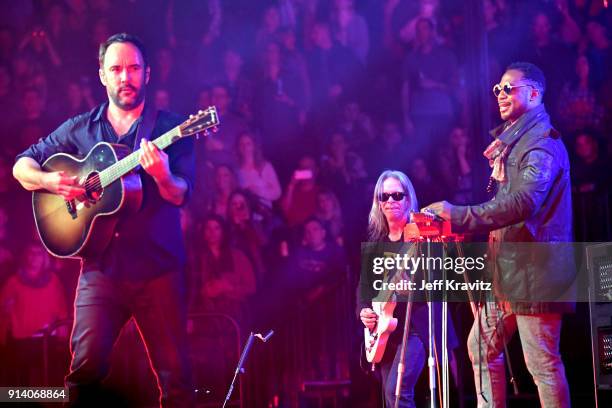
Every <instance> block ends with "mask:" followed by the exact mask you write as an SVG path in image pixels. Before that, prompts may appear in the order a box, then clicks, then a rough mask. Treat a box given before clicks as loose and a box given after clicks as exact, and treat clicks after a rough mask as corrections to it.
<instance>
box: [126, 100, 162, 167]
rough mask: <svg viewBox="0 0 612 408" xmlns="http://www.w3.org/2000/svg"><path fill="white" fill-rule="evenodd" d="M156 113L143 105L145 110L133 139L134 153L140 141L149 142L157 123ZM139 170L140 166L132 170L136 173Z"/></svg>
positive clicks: (151, 108) (155, 110)
mask: <svg viewBox="0 0 612 408" xmlns="http://www.w3.org/2000/svg"><path fill="white" fill-rule="evenodd" d="M157 113H158V110H157V109H155V108H154V107H153V105H150V106H147V105H146V104H145V108H144V110H143V113H142V115H143V116H142V121H141V122H140V124H139V125H138V129H137V130H136V137H135V138H134V147H133V148H132V151H133V152H135V151H136V150H138V149H139V148H140V141H141V140H142V139H146V140H149V138H150V137H151V133H153V128H154V127H155V122H156V121H157ZM139 170H140V165H138V166H137V167H135V168H134V171H135V172H137V171H139Z"/></svg>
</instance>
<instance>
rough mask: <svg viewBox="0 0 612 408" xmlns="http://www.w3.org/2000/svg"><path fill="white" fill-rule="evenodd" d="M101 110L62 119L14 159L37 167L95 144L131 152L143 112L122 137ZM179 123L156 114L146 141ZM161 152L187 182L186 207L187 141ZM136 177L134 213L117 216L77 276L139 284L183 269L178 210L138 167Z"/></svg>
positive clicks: (191, 161) (190, 166) (191, 160)
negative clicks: (139, 190) (91, 273)
mask: <svg viewBox="0 0 612 408" xmlns="http://www.w3.org/2000/svg"><path fill="white" fill-rule="evenodd" d="M107 107H108V103H104V104H102V105H100V106H98V107H96V108H94V109H93V110H92V111H90V112H87V113H84V114H81V115H78V116H76V117H74V118H71V119H68V120H67V121H66V122H64V123H63V124H62V125H61V126H60V127H59V128H57V129H56V130H55V131H54V132H52V133H51V134H50V135H49V136H47V137H46V138H44V139H41V140H40V141H39V142H38V143H36V144H34V145H32V146H30V148H28V149H27V150H26V151H24V152H23V153H21V154H20V155H18V156H17V159H19V158H20V157H31V158H32V159H34V160H36V161H37V162H38V163H40V164H42V163H44V161H45V160H47V159H48V158H49V157H50V156H51V155H53V154H55V153H59V152H63V153H68V154H71V155H74V156H77V157H85V156H86V155H87V153H88V152H89V151H90V150H91V149H92V148H93V147H94V145H96V144H97V143H99V142H108V143H120V144H124V145H126V146H128V147H129V148H130V149H133V148H134V140H135V138H136V133H137V129H138V126H139V125H140V123H141V122H142V120H143V117H144V111H143V115H141V117H140V118H139V119H137V120H136V121H135V122H134V124H133V125H132V126H131V128H130V129H129V130H128V132H127V133H126V134H125V135H121V136H118V135H117V134H116V133H115V131H114V129H113V127H112V125H111V124H110V122H109V121H108V119H107V118H106V109H107ZM146 109H147V107H145V110H146ZM181 122H182V121H181V118H180V117H179V116H177V115H174V114H171V113H168V112H163V111H160V112H158V115H157V120H156V122H155V126H154V128H153V132H152V135H151V136H150V137H148V139H150V140H154V139H156V138H157V137H158V136H160V135H162V134H163V133H165V132H167V131H168V130H170V129H172V128H174V127H175V126H177V125H178V124H180V123H181ZM145 136H147V135H145ZM165 152H166V153H167V154H168V156H169V162H170V171H171V172H172V174H173V175H174V176H177V177H180V178H182V179H183V180H185V182H186V183H187V192H186V193H185V200H184V202H186V201H187V199H188V198H189V195H190V194H191V191H192V189H193V183H194V170H195V156H194V153H193V140H192V139H191V138H189V137H187V138H184V139H182V140H180V141H178V142H176V143H174V144H173V145H171V146H170V147H168V148H167V149H166V150H165ZM138 173H139V174H140V176H141V179H142V184H143V203H142V207H141V209H140V211H138V212H137V213H136V214H129V215H127V216H124V217H120V220H119V222H118V224H117V227H116V229H115V235H114V237H113V239H112V241H111V243H110V245H109V246H108V247H107V248H106V250H105V251H104V252H103V253H102V254H101V255H100V256H99V257H96V258H88V259H84V260H83V271H85V272H86V271H88V270H94V269H95V270H101V271H102V272H103V273H105V274H107V275H109V276H112V277H117V278H119V279H127V280H141V279H148V278H153V277H156V276H160V275H162V274H164V273H166V272H171V271H177V270H180V269H182V268H183V267H184V265H185V263H186V255H185V245H184V241H183V235H182V232H181V227H180V214H179V207H177V206H175V205H173V204H171V203H169V202H168V201H166V200H164V199H163V198H162V197H161V195H160V194H159V190H158V188H157V185H156V183H155V181H154V180H153V178H152V177H151V176H149V175H148V174H147V173H146V172H145V171H144V170H143V169H142V168H140V169H139V171H138Z"/></svg>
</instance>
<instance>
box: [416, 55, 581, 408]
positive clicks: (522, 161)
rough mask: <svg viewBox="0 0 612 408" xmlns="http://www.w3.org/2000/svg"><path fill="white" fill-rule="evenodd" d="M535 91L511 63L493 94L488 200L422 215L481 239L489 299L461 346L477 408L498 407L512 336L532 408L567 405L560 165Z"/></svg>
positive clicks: (566, 279)
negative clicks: (495, 112) (535, 400)
mask: <svg viewBox="0 0 612 408" xmlns="http://www.w3.org/2000/svg"><path fill="white" fill-rule="evenodd" d="M545 88H546V80H545V78H544V74H543V73H542V71H541V70H540V69H539V68H538V67H536V66H535V65H533V64H530V63H524V62H517V63H513V64H511V65H510V66H509V67H508V68H507V69H506V72H505V73H504V75H503V76H502V78H501V81H500V83H499V84H497V85H495V87H494V88H493V92H494V94H495V96H496V97H497V103H498V105H499V112H500V114H501V118H502V119H503V120H505V122H504V123H503V124H502V125H501V126H499V127H497V128H496V129H494V130H493V131H492V132H491V135H492V136H493V137H494V141H493V143H491V145H489V147H488V148H487V149H486V150H485V152H484V155H485V157H487V158H488V159H489V163H490V165H491V167H492V168H493V172H492V175H491V179H490V183H489V188H491V187H494V186H495V185H496V187H497V191H496V194H495V197H494V198H493V199H492V200H490V201H487V202H485V203H482V204H479V205H469V206H454V205H452V204H449V203H447V202H446V201H443V202H438V203H434V204H431V205H429V206H428V207H427V210H429V211H431V212H433V213H435V214H436V215H438V216H440V217H442V218H444V219H445V220H450V222H451V225H452V228H453V231H454V232H490V235H489V242H490V245H489V248H490V252H491V254H492V258H491V261H492V262H491V266H492V268H490V269H491V271H490V273H492V276H491V278H492V281H493V288H494V292H495V299H494V301H490V302H488V303H487V304H486V305H484V306H483V307H481V308H480V311H479V313H478V318H477V319H476V321H475V323H474V326H473V327H472V330H471V332H470V335H469V338H468V351H469V353H470V359H471V360H472V365H473V369H474V377H475V383H476V390H477V393H478V406H479V407H504V406H505V404H506V381H505V367H504V357H503V349H504V347H505V345H506V344H507V342H508V341H509V340H510V338H511V337H512V335H513V334H514V333H515V332H516V331H517V330H518V332H519V334H520V337H521V343H522V347H523V354H524V356H525V362H526V364H527V368H528V370H529V372H530V373H531V375H532V377H533V379H534V381H535V383H536V385H537V387H538V394H539V397H540V403H541V405H542V406H543V407H569V406H570V398H569V390H568V385H567V379H566V377H565V369H564V367H563V362H562V361H561V356H560V354H559V337H560V331H561V317H562V313H564V312H571V311H572V310H573V307H574V304H573V303H572V302H561V301H559V299H570V300H571V299H573V297H572V294H573V291H574V290H575V277H576V271H575V268H574V262H573V253H572V251H571V246H570V244H569V242H571V241H572V213H571V211H572V204H571V186H570V175H569V159H568V154H567V150H566V149H565V146H564V144H563V142H562V141H561V138H560V135H559V133H558V132H557V131H556V130H555V129H554V128H553V127H552V125H551V123H550V118H549V116H548V114H547V113H546V110H545V108H544V105H543V104H542V96H543V93H544V91H545ZM563 243H566V244H563ZM568 249H570V250H568ZM568 294H569V298H568V297H567V296H568ZM564 296H565V297H564ZM490 300H493V299H492V298H491V299H490ZM478 322H480V324H478Z"/></svg>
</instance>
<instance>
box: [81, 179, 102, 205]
mask: <svg viewBox="0 0 612 408" xmlns="http://www.w3.org/2000/svg"><path fill="white" fill-rule="evenodd" d="M85 191H86V195H87V198H88V199H89V201H91V202H96V201H99V200H100V198H102V194H104V188H102V184H101V182H100V174H99V173H97V172H93V173H90V174H89V175H88V176H87V179H86V180H85Z"/></svg>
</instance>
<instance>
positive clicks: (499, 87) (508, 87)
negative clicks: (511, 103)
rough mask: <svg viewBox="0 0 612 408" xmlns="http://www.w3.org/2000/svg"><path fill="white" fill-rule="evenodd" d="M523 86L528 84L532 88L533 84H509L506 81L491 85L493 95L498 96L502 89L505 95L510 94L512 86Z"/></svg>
mask: <svg viewBox="0 0 612 408" xmlns="http://www.w3.org/2000/svg"><path fill="white" fill-rule="evenodd" d="M525 86H530V87H532V88H533V85H510V82H506V83H505V84H503V85H502V84H496V85H495V86H494V87H493V95H495V97H498V96H499V94H500V93H501V92H502V91H504V93H505V94H506V95H510V93H511V92H512V90H513V89H514V88H523V87H525Z"/></svg>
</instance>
